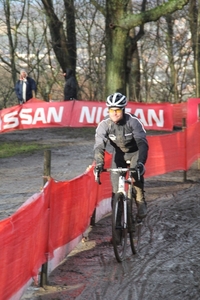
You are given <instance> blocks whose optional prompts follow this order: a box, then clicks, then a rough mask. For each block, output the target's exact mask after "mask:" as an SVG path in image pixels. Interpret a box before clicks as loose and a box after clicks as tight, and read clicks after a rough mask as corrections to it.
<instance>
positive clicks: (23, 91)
mask: <svg viewBox="0 0 200 300" xmlns="http://www.w3.org/2000/svg"><path fill="white" fill-rule="evenodd" d="M15 93H16V95H17V99H18V102H19V104H23V103H25V102H26V101H28V100H30V99H31V98H35V95H36V82H35V80H34V79H32V78H31V77H29V76H28V75H27V73H26V71H25V70H21V71H20V77H19V80H18V81H17V83H16V85H15Z"/></svg>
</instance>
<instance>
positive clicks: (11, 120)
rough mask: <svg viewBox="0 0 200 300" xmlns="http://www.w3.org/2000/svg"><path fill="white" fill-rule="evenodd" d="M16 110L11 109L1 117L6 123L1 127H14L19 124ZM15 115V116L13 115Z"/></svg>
mask: <svg viewBox="0 0 200 300" xmlns="http://www.w3.org/2000/svg"><path fill="white" fill-rule="evenodd" d="M17 114H18V111H13V112H11V113H9V114H6V115H5V116H4V117H3V122H4V123H8V124H5V125H4V126H3V129H9V128H15V127H17V126H18V125H19V118H18V116H17ZM15 116H17V117H15Z"/></svg>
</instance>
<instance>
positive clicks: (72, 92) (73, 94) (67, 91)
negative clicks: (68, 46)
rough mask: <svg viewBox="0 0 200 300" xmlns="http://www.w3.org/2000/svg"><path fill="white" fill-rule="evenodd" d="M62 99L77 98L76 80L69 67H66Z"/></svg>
mask: <svg viewBox="0 0 200 300" xmlns="http://www.w3.org/2000/svg"><path fill="white" fill-rule="evenodd" d="M65 80H66V82H65V87H64V100H65V101H66V100H71V99H77V91H76V90H77V82H76V78H75V77H74V75H73V71H72V70H71V69H66V75H65Z"/></svg>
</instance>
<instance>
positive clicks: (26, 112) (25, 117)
mask: <svg viewBox="0 0 200 300" xmlns="http://www.w3.org/2000/svg"><path fill="white" fill-rule="evenodd" d="M31 113H32V108H22V110H21V111H20V113H19V117H20V119H21V124H31V123H32V116H31Z"/></svg>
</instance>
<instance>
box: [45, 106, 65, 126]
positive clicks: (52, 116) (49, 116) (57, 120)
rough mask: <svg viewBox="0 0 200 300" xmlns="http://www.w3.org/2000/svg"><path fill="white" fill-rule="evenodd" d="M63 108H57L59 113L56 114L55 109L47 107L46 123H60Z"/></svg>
mask: <svg viewBox="0 0 200 300" xmlns="http://www.w3.org/2000/svg"><path fill="white" fill-rule="evenodd" d="M63 111H64V106H60V107H59V111H58V114H57V111H56V108H55V107H49V110H48V114H47V123H50V122H51V120H52V119H54V122H55V123H60V122H61V121H62V116H63Z"/></svg>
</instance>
